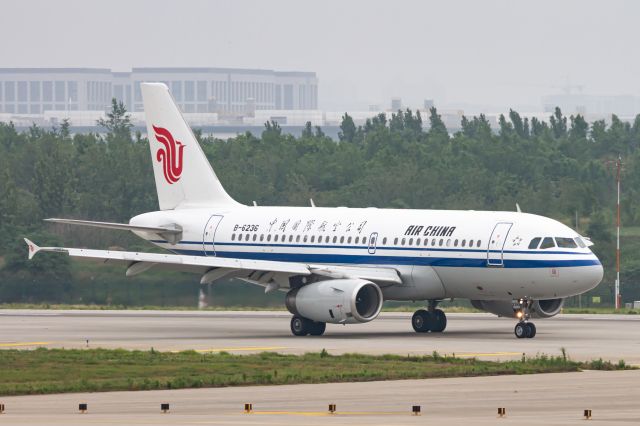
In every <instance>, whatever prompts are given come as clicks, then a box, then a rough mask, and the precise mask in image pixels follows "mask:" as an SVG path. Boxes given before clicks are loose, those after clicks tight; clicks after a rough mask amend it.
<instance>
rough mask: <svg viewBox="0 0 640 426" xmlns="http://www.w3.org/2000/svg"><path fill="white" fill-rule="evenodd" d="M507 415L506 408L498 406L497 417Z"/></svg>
mask: <svg viewBox="0 0 640 426" xmlns="http://www.w3.org/2000/svg"><path fill="white" fill-rule="evenodd" d="M506 415H507V409H506V408H504V407H500V408H498V417H504V416H506Z"/></svg>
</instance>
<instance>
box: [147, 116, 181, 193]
mask: <svg viewBox="0 0 640 426" xmlns="http://www.w3.org/2000/svg"><path fill="white" fill-rule="evenodd" d="M153 131H154V132H156V140H157V141H158V142H160V143H161V144H162V145H164V148H160V149H158V152H157V154H156V160H158V162H162V172H163V173H164V178H165V179H166V180H167V182H168V183H169V184H174V183H176V182H177V181H179V180H180V175H182V160H183V157H182V153H183V151H184V145H183V144H182V142H180V141H177V140H175V139H173V136H172V135H171V132H169V131H168V130H167V129H165V128H163V127H156V126H153Z"/></svg>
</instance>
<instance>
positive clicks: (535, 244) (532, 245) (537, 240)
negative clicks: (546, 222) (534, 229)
mask: <svg viewBox="0 0 640 426" xmlns="http://www.w3.org/2000/svg"><path fill="white" fill-rule="evenodd" d="M541 239H542V238H540V237H535V238H534V239H533V240H531V242H530V243H529V249H531V250H535V249H537V248H538V244H540V240H541Z"/></svg>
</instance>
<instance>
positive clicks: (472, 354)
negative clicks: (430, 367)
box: [455, 352, 522, 358]
mask: <svg viewBox="0 0 640 426" xmlns="http://www.w3.org/2000/svg"><path fill="white" fill-rule="evenodd" d="M515 355H522V352H484V353H483V352H463V353H457V352H456V354H455V356H456V358H473V357H480V356H515Z"/></svg>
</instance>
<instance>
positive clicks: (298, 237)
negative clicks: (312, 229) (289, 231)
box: [296, 235, 300, 243]
mask: <svg viewBox="0 0 640 426" xmlns="http://www.w3.org/2000/svg"><path fill="white" fill-rule="evenodd" d="M299 242H300V235H296V243H299Z"/></svg>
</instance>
